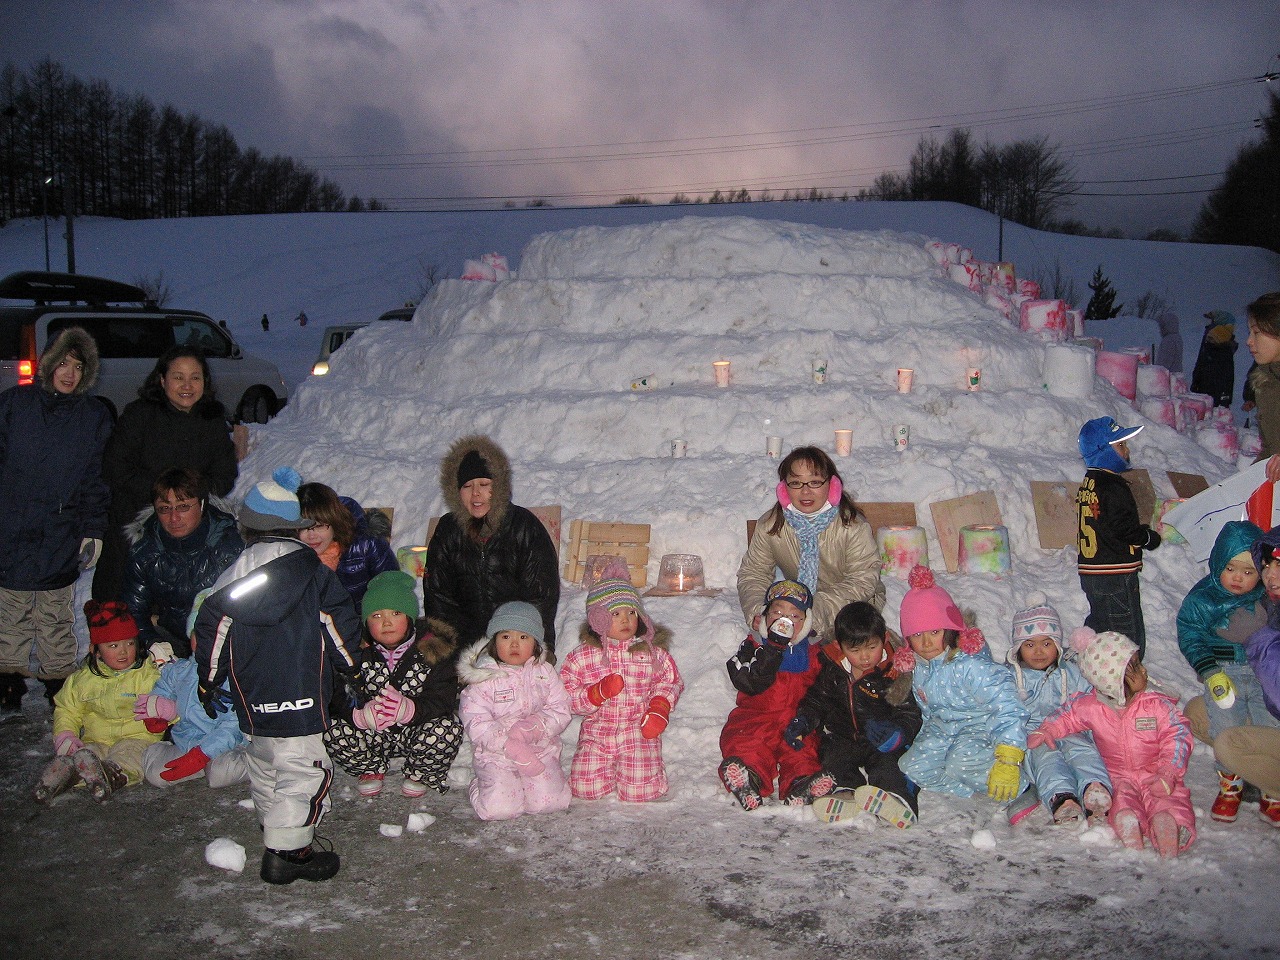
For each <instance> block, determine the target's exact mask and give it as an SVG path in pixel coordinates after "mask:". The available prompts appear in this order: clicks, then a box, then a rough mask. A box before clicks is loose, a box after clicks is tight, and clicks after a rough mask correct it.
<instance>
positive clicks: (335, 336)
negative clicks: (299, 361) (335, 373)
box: [311, 307, 416, 377]
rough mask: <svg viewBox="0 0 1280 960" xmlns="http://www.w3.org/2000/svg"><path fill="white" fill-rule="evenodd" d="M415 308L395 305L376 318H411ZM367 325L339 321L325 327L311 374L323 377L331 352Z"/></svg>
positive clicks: (327, 370) (326, 370)
mask: <svg viewBox="0 0 1280 960" xmlns="http://www.w3.org/2000/svg"><path fill="white" fill-rule="evenodd" d="M415 309H416V308H415V307H396V308H395V309H394V310H388V311H387V312H386V313H384V314H382V316H380V317H378V320H412V319H413V313H414V310H415ZM375 322H377V321H375ZM368 325H369V324H367V323H341V324H338V325H336V326H332V327H325V328H324V336H323V337H322V338H321V340H320V356H318V357H317V358H316V362H315V363H313V364H312V365H311V375H312V376H314V377H323V376H324V375H325V374H326V373H328V372H329V357H330V356H331V355H332V354H333V352H334V351H335V350H337V349H338V348H339V347H340V346H342V345H343V344H344V343H346V342H347V341H348V340H350V339H351V338H352V336H354V335H355V332H356V331H357V330H363V329H364V328H365V327H367V326H368Z"/></svg>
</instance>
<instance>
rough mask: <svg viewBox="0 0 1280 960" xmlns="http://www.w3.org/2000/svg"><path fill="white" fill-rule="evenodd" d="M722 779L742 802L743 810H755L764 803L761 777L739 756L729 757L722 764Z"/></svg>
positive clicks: (726, 786) (739, 801)
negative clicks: (761, 794)
mask: <svg viewBox="0 0 1280 960" xmlns="http://www.w3.org/2000/svg"><path fill="white" fill-rule="evenodd" d="M720 780H721V781H722V782H723V783H724V786H725V789H726V790H728V791H729V792H730V793H732V794H733V795H734V797H736V798H737V800H738V803H740V804H742V809H743V810H755V809H756V808H757V807H759V806H760V804H762V803H764V798H763V797H761V796H760V778H759V777H758V776H756V774H755V773H753V772H752V771H751V768H750V767H748V766H747V765H746V764H745V763H743V762H742V761H741V760H740V759H738V758H737V757H727V758H725V761H724V762H723V763H721V764H720Z"/></svg>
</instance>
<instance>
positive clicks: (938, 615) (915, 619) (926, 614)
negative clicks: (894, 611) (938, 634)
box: [898, 564, 965, 637]
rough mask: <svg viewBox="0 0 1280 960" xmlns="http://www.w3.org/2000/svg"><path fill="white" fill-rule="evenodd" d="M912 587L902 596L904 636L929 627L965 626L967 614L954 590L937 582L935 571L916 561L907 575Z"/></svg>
mask: <svg viewBox="0 0 1280 960" xmlns="http://www.w3.org/2000/svg"><path fill="white" fill-rule="evenodd" d="M907 584H908V586H909V587H910V589H909V590H908V591H907V595H906V596H905V597H903V598H902V609H901V610H900V611H899V613H898V622H899V623H900V624H901V625H902V636H903V637H909V636H911V635H912V634H913V633H924V631H926V630H963V629H964V626H965V624H964V617H963V616H961V614H960V608H959V607H957V606H956V602H955V601H954V600H952V599H951V594H949V593H947V591H945V590H943V589H942V588H941V587H940V586H938V584H937V582H936V581H935V580H934V579H933V571H932V570H930V569H929V568H928V567H922V566H920V565H919V564H916V565H915V566H914V567H912V568H911V574H910V575H909V576H908V577H907Z"/></svg>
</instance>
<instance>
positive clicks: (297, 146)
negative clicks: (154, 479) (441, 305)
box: [0, 0, 1280, 236]
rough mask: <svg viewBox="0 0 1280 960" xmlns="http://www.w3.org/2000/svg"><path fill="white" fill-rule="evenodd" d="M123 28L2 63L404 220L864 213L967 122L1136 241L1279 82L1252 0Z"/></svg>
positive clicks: (23, 28) (387, 13) (381, 16)
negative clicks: (57, 70)
mask: <svg viewBox="0 0 1280 960" xmlns="http://www.w3.org/2000/svg"><path fill="white" fill-rule="evenodd" d="M110 9H111V14H110V16H104V15H102V13H101V11H100V5H98V4H96V3H92V2H88V0H40V2H31V0H13V2H9V3H5V4H3V5H0V60H3V61H7V62H12V63H14V64H16V65H17V66H19V67H23V68H25V67H27V66H29V65H30V64H32V63H34V62H35V61H37V60H38V59H40V58H42V57H44V56H50V57H52V58H53V59H55V60H57V61H60V62H61V63H63V64H64V65H65V66H66V67H67V69H68V70H70V71H71V72H72V73H74V74H76V75H78V76H80V77H82V78H84V79H86V80H87V79H98V78H101V79H105V80H108V81H110V82H111V83H112V84H113V85H114V86H116V87H117V89H120V90H122V91H124V92H127V93H133V92H140V93H145V94H147V95H148V96H150V97H151V98H152V99H153V100H155V101H157V102H162V103H163V102H172V103H173V104H174V105H175V106H177V107H178V108H179V109H180V110H183V111H195V112H197V113H199V114H200V115H201V116H202V117H203V118H204V119H205V120H206V121H210V122H215V123H225V124H226V125H227V126H228V127H230V129H231V130H232V131H233V132H234V133H235V135H236V137H237V139H238V140H239V142H240V144H241V146H242V147H247V146H251V145H252V146H256V147H258V148H259V149H261V150H263V151H264V152H267V153H276V152H279V153H286V154H290V155H292V156H295V157H299V158H301V159H304V160H305V161H306V162H308V163H310V164H311V165H313V166H316V167H319V168H320V169H321V170H322V171H323V172H324V173H325V174H326V175H327V176H330V177H332V178H333V179H335V180H336V181H337V182H338V183H339V184H341V185H342V186H343V188H344V189H345V190H346V191H347V192H348V193H359V194H361V195H363V196H370V195H375V196H378V197H380V198H385V199H388V200H389V201H390V202H391V203H392V205H393V207H396V208H417V209H422V208H424V207H436V208H439V207H440V206H441V205H442V201H441V200H440V199H439V198H497V199H496V200H495V201H494V203H495V205H496V204H500V203H501V198H506V197H512V198H515V199H516V200H517V202H523V200H524V199H526V198H529V197H544V198H550V199H552V202H556V203H559V204H561V205H567V204H570V203H573V202H575V201H574V198H578V200H579V201H582V202H604V203H607V202H609V201H611V200H613V199H616V198H617V197H619V196H622V195H625V194H649V195H652V198H653V199H654V200H655V201H656V202H665V201H666V200H667V199H669V198H670V197H671V196H672V195H673V194H675V193H676V192H678V191H683V192H685V193H688V194H696V193H703V194H706V195H709V194H710V193H711V191H712V190H714V189H717V188H719V189H725V190H727V189H736V188H739V187H746V188H748V189H749V190H751V191H752V192H753V194H754V193H756V192H758V191H759V190H760V189H762V188H765V187H767V188H769V189H771V190H772V192H773V193H774V195H775V196H777V195H781V193H782V192H783V191H784V190H786V189H797V188H799V189H807V188H809V187H811V186H815V185H816V186H821V187H824V188H830V189H833V190H834V191H835V192H836V193H837V194H840V193H843V192H845V191H848V192H849V193H851V194H852V193H856V192H857V190H858V188H860V187H865V186H868V185H870V183H871V182H872V180H873V179H874V177H875V176H876V174H877V173H879V172H881V171H883V170H887V169H893V170H898V171H902V170H903V169H904V168H905V164H906V160H907V157H908V156H909V155H910V153H911V150H912V149H913V147H914V146H915V144H916V142H917V140H918V139H919V137H920V136H921V135H922V134H924V133H929V132H933V133H937V134H939V135H944V134H945V133H946V131H947V130H948V129H950V128H951V127H954V126H963V125H968V126H970V127H971V128H972V129H973V131H974V135H975V138H976V139H977V140H978V141H979V142H981V141H982V140H984V139H986V138H988V137H989V138H991V139H992V140H994V141H996V142H1007V141H1009V140H1013V139H1018V138H1028V137H1039V136H1044V137H1047V138H1048V139H1049V140H1050V141H1051V142H1053V143H1058V144H1061V145H1062V147H1063V152H1064V155H1065V156H1067V157H1068V158H1070V159H1071V161H1072V162H1073V164H1074V166H1075V169H1076V172H1077V175H1078V177H1079V179H1081V180H1083V181H1087V183H1086V185H1085V186H1084V188H1083V192H1086V193H1091V194H1097V195H1098V196H1095V197H1088V198H1086V197H1081V198H1079V199H1078V200H1077V202H1076V206H1075V208H1074V209H1073V210H1072V211H1069V213H1070V215H1074V216H1077V217H1079V218H1081V219H1083V220H1085V221H1086V222H1090V223H1096V224H1098V225H1101V226H1112V225H1117V226H1120V227H1121V228H1122V229H1124V230H1125V231H1126V232H1127V233H1128V234H1129V235H1136V236H1141V235H1143V234H1145V233H1146V232H1147V231H1149V230H1151V229H1153V228H1155V227H1160V226H1163V227H1169V228H1172V229H1175V230H1178V231H1181V232H1185V231H1186V230H1187V229H1189V227H1190V223H1191V220H1192V217H1193V216H1194V213H1195V211H1196V209H1197V208H1198V206H1199V204H1200V202H1201V200H1202V199H1203V191H1204V190H1206V189H1208V188H1210V187H1212V186H1213V185H1214V184H1215V183H1216V182H1217V178H1218V176H1219V175H1220V174H1221V173H1222V171H1223V170H1224V169H1225V166H1226V163H1227V161H1228V160H1229V159H1230V158H1231V157H1232V156H1233V155H1234V153H1235V151H1236V150H1237V149H1238V147H1239V145H1240V144H1241V143H1242V142H1244V141H1245V140H1247V139H1249V138H1250V137H1251V136H1252V135H1253V132H1254V131H1253V128H1252V125H1253V121H1254V119H1255V118H1256V117H1257V116H1259V115H1260V113H1261V112H1263V111H1264V110H1265V104H1266V99H1265V96H1264V95H1263V87H1262V86H1261V85H1259V84H1257V83H1254V82H1252V80H1251V78H1256V77H1259V76H1260V75H1262V74H1264V73H1266V72H1268V71H1269V70H1275V69H1276V68H1277V67H1278V66H1280V61H1277V59H1276V57H1277V50H1276V47H1275V43H1274V41H1275V37H1276V36H1277V35H1280V8H1277V7H1276V5H1275V4H1272V3H1266V2H1261V0H1231V2H1225V3H1218V4H1211V5H1210V4H1202V3H1196V2H1191V0H1179V2H1175V3H1159V4H1157V3H1154V2H1151V0H1140V2H1135V0H1126V2H1121V3H1114V4H1110V5H1108V6H1107V7H1106V8H1105V9H1103V8H1099V7H1097V6H1096V5H1095V4H1090V3H1081V2H1068V3H1065V4H1064V3H1050V2H1046V0H1035V2H1030V3H1013V2H1009V0H967V2H963V3H960V2H946V3H918V2H917V3H897V2H894V3H890V2H861V3H847V2H840V0H805V2H803V3H798V4H795V3H792V4H781V3H776V2H772V3H771V2H725V0H642V2H636V3H626V4H600V3H594V2H586V0H548V2H540V3H536V4H521V3H514V2H510V0H472V2H466V3H462V2H451V0H444V2H433V3H421V2H418V0H359V2H355V0H319V2H309V3H297V2H288V0H266V2H259V0H254V2H248V0H165V2H149V0H148V2H142V0H123V2H118V3H112V4H111V7H110ZM1113 194H1121V195H1134V194H1144V195H1145V196H1141V197H1136V198H1135V197H1132V196H1130V197H1129V198H1128V199H1120V198H1116V197H1114V196H1106V195H1113ZM454 205H455V206H456V205H457V204H456V203H455V204H454ZM464 205H466V206H478V205H483V204H482V203H481V202H479V201H477V200H475V199H471V200H468V201H465V202H464Z"/></svg>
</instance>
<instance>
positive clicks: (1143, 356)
mask: <svg viewBox="0 0 1280 960" xmlns="http://www.w3.org/2000/svg"><path fill="white" fill-rule="evenodd" d="M1120 352H1121V353H1132V354H1133V355H1134V356H1135V357H1137V358H1138V362H1139V363H1150V362H1151V351H1150V350H1149V349H1148V348H1147V347H1124V348H1123V349H1121V351H1120Z"/></svg>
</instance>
